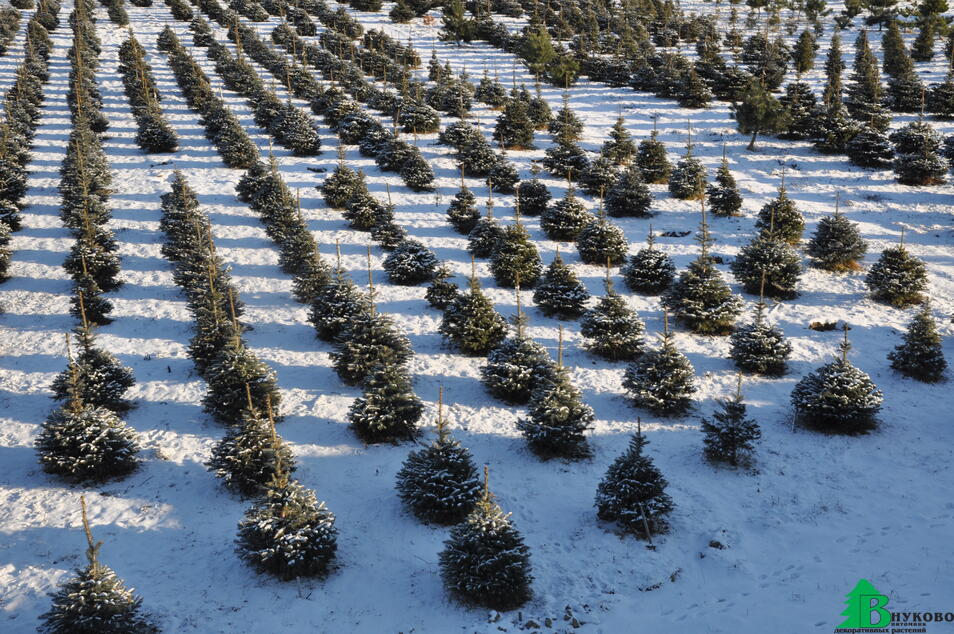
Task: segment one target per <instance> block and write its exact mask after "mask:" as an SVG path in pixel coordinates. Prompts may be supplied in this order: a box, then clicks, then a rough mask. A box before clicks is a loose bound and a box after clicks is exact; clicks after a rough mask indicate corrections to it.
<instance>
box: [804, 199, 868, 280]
mask: <svg viewBox="0 0 954 634" xmlns="http://www.w3.org/2000/svg"><path fill="white" fill-rule="evenodd" d="M867 250H868V245H867V243H865V241H864V238H862V237H861V232H860V231H859V229H858V225H857V223H854V222H852V221H850V220H848V218H846V217H845V215H844V214H842V213H841V212H840V211H839V210H838V199H837V198H836V199H835V213H834V214H832V215H831V216H826V217H824V218H822V219H821V220H819V221H818V226H816V227H815V233H814V234H812V238H811V240H809V241H808V246H807V247H806V248H805V253H807V254H808V255H809V256H811V257H812V258H814V260H815V264H816V265H817V266H818V267H819V268H822V269H825V270H826V271H833V272H836V273H844V272H847V271H858V270H860V269H861V265H860V264H859V263H858V261H859V260H860V259H861V258H862V257H864V255H865V252H866V251H867Z"/></svg>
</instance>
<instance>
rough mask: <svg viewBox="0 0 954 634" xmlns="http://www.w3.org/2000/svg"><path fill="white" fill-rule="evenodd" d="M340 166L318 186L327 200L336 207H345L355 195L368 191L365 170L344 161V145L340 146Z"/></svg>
mask: <svg viewBox="0 0 954 634" xmlns="http://www.w3.org/2000/svg"><path fill="white" fill-rule="evenodd" d="M338 148H339V150H338V166H337V167H335V171H333V172H332V173H331V174H330V175H329V176H328V178H326V179H325V180H324V182H323V183H322V184H321V185H320V186H319V187H318V189H319V191H320V192H321V195H322V196H323V197H324V199H325V202H326V203H328V205H329V206H331V207H334V208H335V209H344V208H345V206H346V205H347V204H348V201H349V200H351V199H352V198H353V197H354V196H356V195H357V194H359V193H361V192H366V191H367V185H365V182H364V172H362V171H355V170H353V169H352V168H350V167H348V166H347V165H345V163H344V149H343V146H341V145H339V146H338Z"/></svg>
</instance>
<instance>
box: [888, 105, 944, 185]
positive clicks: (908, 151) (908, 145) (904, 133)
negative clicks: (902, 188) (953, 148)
mask: <svg viewBox="0 0 954 634" xmlns="http://www.w3.org/2000/svg"><path fill="white" fill-rule="evenodd" d="M889 138H890V139H891V142H892V143H894V147H895V152H896V157H895V159H894V173H895V174H896V175H897V178H898V182H899V183H901V184H903V185H940V184H942V183H944V182H945V180H946V179H945V176H946V174H947V170H948V169H949V167H950V166H949V165H948V163H947V161H945V160H944V159H943V158H941V157H940V156H939V155H938V150H939V149H940V147H941V136H940V135H939V134H938V133H937V132H936V131H935V130H934V128H932V127H931V126H930V125H929V124H927V123H925V122H924V121H923V120H920V119H919V120H918V121H912V122H911V123H909V124H908V125H906V126H905V127H903V128H901V129H900V130H897V131H895V132H893V133H892V134H891V136H890V137H889Z"/></svg>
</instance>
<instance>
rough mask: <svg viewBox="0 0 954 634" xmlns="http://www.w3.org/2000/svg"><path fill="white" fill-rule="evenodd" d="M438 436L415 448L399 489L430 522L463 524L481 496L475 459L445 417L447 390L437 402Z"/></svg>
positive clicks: (420, 516)
mask: <svg viewBox="0 0 954 634" xmlns="http://www.w3.org/2000/svg"><path fill="white" fill-rule="evenodd" d="M437 412H438V413H437V439H436V440H435V441H434V442H432V443H431V444H430V445H428V446H427V447H425V448H423V449H420V450H418V451H412V452H411V453H409V454H408V456H407V458H406V459H405V460H404V463H403V465H402V466H401V470H400V471H398V474H397V485H396V488H397V491H398V495H399V496H400V498H401V501H402V502H403V503H404V505H405V506H406V507H407V508H408V509H410V511H411V512H412V513H414V515H415V516H416V517H417V518H418V519H419V520H421V521H422V522H426V523H433V524H440V525H444V526H449V525H454V524H459V523H460V522H462V521H463V520H464V518H466V517H467V516H468V515H469V514H470V513H471V511H472V510H473V508H474V505H475V504H476V503H477V501H478V500H479V499H480V480H478V478H477V468H476V467H475V466H474V459H473V457H472V456H471V454H470V451H468V450H467V449H466V448H464V447H462V446H461V444H460V443H459V442H458V441H456V440H454V439H453V438H451V435H450V433H449V432H448V431H447V427H446V423H445V422H444V418H443V390H442V395H441V397H440V398H438V401H437Z"/></svg>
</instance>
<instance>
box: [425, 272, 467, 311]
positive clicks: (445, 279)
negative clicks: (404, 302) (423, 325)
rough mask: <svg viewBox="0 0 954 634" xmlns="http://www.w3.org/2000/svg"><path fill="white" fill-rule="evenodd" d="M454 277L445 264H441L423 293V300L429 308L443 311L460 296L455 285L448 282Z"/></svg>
mask: <svg viewBox="0 0 954 634" xmlns="http://www.w3.org/2000/svg"><path fill="white" fill-rule="evenodd" d="M453 276H454V274H453V273H451V270H450V269H449V268H448V267H447V264H441V265H440V266H439V267H438V268H437V272H436V273H434V279H433V280H431V284H430V286H428V287H427V292H426V293H424V299H425V300H427V303H428V305H429V306H432V307H434V308H437V309H438V310H444V309H445V308H447V307H448V306H450V305H451V304H452V303H453V302H454V300H455V299H457V296H458V295H460V289H459V288H458V287H457V284H455V283H453V282H451V281H449V280H450V278H452V277H453Z"/></svg>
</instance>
